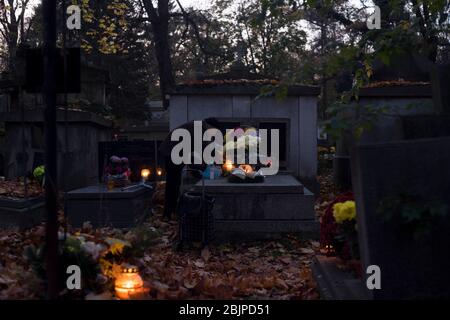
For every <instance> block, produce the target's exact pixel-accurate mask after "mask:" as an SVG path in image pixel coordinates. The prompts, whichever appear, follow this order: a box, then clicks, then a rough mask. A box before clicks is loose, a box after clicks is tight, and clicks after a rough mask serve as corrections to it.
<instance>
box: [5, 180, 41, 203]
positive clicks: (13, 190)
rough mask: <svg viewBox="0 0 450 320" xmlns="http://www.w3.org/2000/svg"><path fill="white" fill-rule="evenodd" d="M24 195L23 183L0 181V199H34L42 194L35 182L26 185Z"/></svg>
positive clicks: (39, 186)
mask: <svg viewBox="0 0 450 320" xmlns="http://www.w3.org/2000/svg"><path fill="white" fill-rule="evenodd" d="M26 189H27V190H26V194H25V183H24V181H23V180H22V181H0V197H3V198H9V199H18V198H19V199H23V198H25V197H29V198H35V197H39V196H41V195H42V194H43V189H42V187H41V185H39V183H37V182H36V181H31V182H28V183H27V186H26Z"/></svg>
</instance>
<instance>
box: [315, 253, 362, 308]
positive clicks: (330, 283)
mask: <svg viewBox="0 0 450 320" xmlns="http://www.w3.org/2000/svg"><path fill="white" fill-rule="evenodd" d="M312 272H313V276H314V279H315V280H316V282H317V286H318V288H319V292H320V297H321V299H322V300H369V296H368V295H367V293H366V291H365V289H364V286H363V281H362V280H361V279H357V278H355V277H354V276H353V275H352V274H351V273H350V272H346V271H343V270H341V269H339V268H338V263H337V258H336V257H326V256H322V255H318V256H316V257H315V258H314V260H313V264H312Z"/></svg>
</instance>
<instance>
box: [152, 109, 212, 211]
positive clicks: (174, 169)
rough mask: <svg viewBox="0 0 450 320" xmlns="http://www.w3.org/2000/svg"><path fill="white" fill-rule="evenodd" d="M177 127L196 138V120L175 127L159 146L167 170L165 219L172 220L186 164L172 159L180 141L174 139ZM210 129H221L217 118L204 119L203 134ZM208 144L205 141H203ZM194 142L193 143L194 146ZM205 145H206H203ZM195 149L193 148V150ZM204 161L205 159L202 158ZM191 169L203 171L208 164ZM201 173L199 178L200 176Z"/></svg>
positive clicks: (193, 166) (191, 166)
mask: <svg viewBox="0 0 450 320" xmlns="http://www.w3.org/2000/svg"><path fill="white" fill-rule="evenodd" d="M177 129H185V130H187V131H188V132H189V133H190V135H191V137H192V138H194V121H191V122H188V123H185V124H183V125H181V126H179V127H178V128H175V129H173V130H172V131H171V132H170V133H169V135H168V136H167V137H166V139H165V140H164V141H163V143H162V144H161V146H160V147H159V152H160V154H161V155H162V156H163V157H164V163H165V170H166V187H165V195H164V197H165V198H164V220H170V219H171V218H172V214H174V213H175V210H176V208H177V202H178V196H179V192H180V185H181V179H182V172H183V168H184V166H185V165H184V164H175V163H173V161H172V157H171V155H172V150H173V148H174V147H175V146H176V145H177V144H178V143H179V142H178V141H172V133H173V132H174V131H175V130H177ZM209 129H220V122H219V121H218V120H217V119H216V118H208V119H205V120H203V121H202V131H203V132H202V136H203V134H204V133H205V132H206V131H207V130H209ZM192 142H193V141H192ZM202 143H204V144H206V143H205V142H202ZM193 145H194V143H192V148H193ZM203 147H205V145H204V146H203ZM192 151H193V150H192ZM202 161H203V160H202ZM190 168H191V169H196V170H200V171H203V170H204V169H205V168H206V164H205V163H202V164H201V165H190ZM200 177H201V175H199V176H198V177H197V178H200Z"/></svg>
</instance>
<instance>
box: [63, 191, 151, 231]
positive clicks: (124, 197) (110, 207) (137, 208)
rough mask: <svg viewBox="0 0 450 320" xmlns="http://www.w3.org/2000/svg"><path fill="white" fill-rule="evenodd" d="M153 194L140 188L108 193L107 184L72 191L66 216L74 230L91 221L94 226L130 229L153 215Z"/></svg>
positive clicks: (67, 202) (68, 196) (68, 198)
mask: <svg viewBox="0 0 450 320" xmlns="http://www.w3.org/2000/svg"><path fill="white" fill-rule="evenodd" d="M152 194H153V190H152V189H149V188H145V187H143V186H139V185H136V186H135V187H134V188H129V189H125V190H122V189H121V188H115V189H113V190H108V189H107V187H106V186H105V185H96V186H90V187H86V188H82V189H77V190H73V191H71V192H69V193H68V194H67V199H66V210H67V217H68V219H69V223H70V224H71V225H72V226H73V227H81V226H82V225H83V223H84V222H86V221H89V222H91V223H92V225H93V226H94V227H101V226H112V227H115V228H130V227H133V226H135V225H136V223H137V222H139V220H140V219H141V218H143V217H144V216H145V215H146V214H148V213H149V212H150V210H151V198H152Z"/></svg>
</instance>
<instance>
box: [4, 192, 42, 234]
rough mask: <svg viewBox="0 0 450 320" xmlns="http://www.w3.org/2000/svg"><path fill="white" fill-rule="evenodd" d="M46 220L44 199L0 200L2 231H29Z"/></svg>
mask: <svg viewBox="0 0 450 320" xmlns="http://www.w3.org/2000/svg"><path fill="white" fill-rule="evenodd" d="M44 219H45V203H44V198H42V197H37V198H29V199H11V198H0V229H16V228H18V229H20V230H23V229H27V228H31V227H34V226H36V225H38V224H39V223H41V222H42V221H43V220H44Z"/></svg>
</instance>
